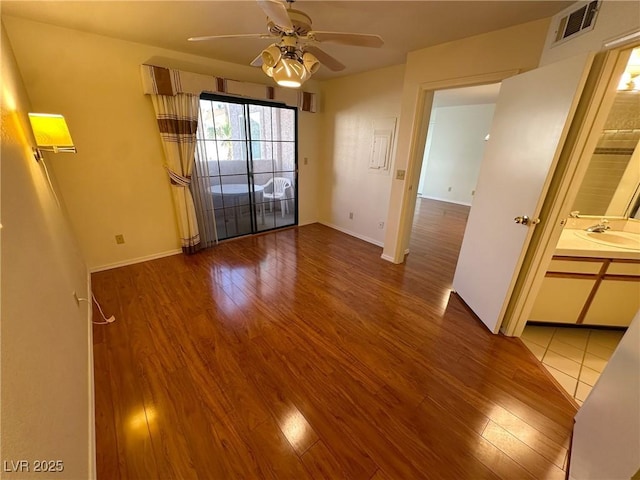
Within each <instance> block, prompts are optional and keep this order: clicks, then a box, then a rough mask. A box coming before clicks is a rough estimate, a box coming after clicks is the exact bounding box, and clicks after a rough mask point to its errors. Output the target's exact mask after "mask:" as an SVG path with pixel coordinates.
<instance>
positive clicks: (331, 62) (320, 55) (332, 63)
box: [304, 46, 346, 72]
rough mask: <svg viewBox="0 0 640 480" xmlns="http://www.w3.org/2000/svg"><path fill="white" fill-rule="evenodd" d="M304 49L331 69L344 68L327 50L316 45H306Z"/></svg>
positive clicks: (336, 70)
mask: <svg viewBox="0 0 640 480" xmlns="http://www.w3.org/2000/svg"><path fill="white" fill-rule="evenodd" d="M304 50H305V51H306V52H309V53H312V54H313V55H315V56H316V58H317V59H318V61H319V62H320V63H321V64H322V65H324V66H325V67H327V68H328V69H329V70H331V71H334V72H339V71H341V70H344V69H345V68H346V67H345V66H344V65H343V64H342V63H340V62H339V61H338V60H336V59H335V58H333V57H332V56H331V55H329V54H328V53H327V52H325V51H323V50H320V49H319V48H318V47H314V46H309V47H306V48H305V49H304Z"/></svg>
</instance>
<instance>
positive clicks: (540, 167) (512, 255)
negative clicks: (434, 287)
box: [453, 55, 592, 333]
mask: <svg viewBox="0 0 640 480" xmlns="http://www.w3.org/2000/svg"><path fill="white" fill-rule="evenodd" d="M591 61H592V57H591V56H586V55H584V56H582V55H581V56H579V57H573V58H571V59H568V60H564V61H562V62H558V63H553V64H550V65H547V66H544V67H542V68H538V69H536V70H532V71H530V72H526V73H523V74H521V75H517V76H515V77H512V78H509V79H506V80H504V81H503V82H502V87H501V88H500V96H499V97H498V101H497V104H496V110H495V115H494V117H493V123H492V125H491V132H490V138H489V142H488V144H487V147H486V149H485V153H484V158H483V161H482V165H481V167H480V175H479V177H478V186H477V188H476V193H475V197H474V201H473V206H472V207H471V211H470V212H469V220H468V222H467V228H466V230H465V234H464V239H463V241H462V248H461V250H460V256H459V258H458V266H457V268H456V273H455V276H454V279H453V288H454V290H455V291H456V292H457V293H458V295H460V297H462V299H463V300H464V301H465V302H466V304H467V305H468V306H469V307H470V308H471V309H472V310H473V311H474V313H475V314H476V315H477V316H478V317H479V318H480V319H481V320H482V321H483V322H484V323H485V325H487V327H488V328H489V330H491V331H492V332H493V333H497V331H498V329H499V328H500V324H501V322H502V317H503V315H504V310H505V308H506V305H507V303H508V301H509V298H510V296H511V292H512V290H513V285H514V283H515V279H516V276H517V274H518V272H519V270H520V267H521V264H522V259H523V258H524V254H525V252H526V248H527V246H528V244H529V241H530V240H531V235H532V234H533V228H534V227H535V225H533V224H531V223H530V224H529V225H522V224H517V223H515V221H514V219H515V218H516V217H523V216H527V217H529V218H530V219H536V218H538V215H539V212H540V208H541V207H542V202H543V200H544V196H545V194H546V192H547V189H548V183H549V180H550V178H551V175H552V174H553V169H554V168H555V165H556V162H557V160H558V156H559V154H560V151H561V148H562V145H563V143H564V140H565V138H566V135H567V131H568V128H569V126H570V123H571V120H572V119H573V116H574V113H575V110H576V106H577V103H578V100H579V97H580V94H581V93H582V88H583V86H584V81H585V79H586V76H587V74H588V71H589V68H590V66H591Z"/></svg>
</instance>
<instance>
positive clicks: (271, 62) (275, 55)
mask: <svg viewBox="0 0 640 480" xmlns="http://www.w3.org/2000/svg"><path fill="white" fill-rule="evenodd" d="M260 56H261V57H262V63H263V64H264V65H266V66H267V67H272V68H273V67H275V66H276V64H277V63H278V62H279V61H280V58H281V57H282V52H281V51H280V47H278V46H277V45H276V44H275V43H274V44H271V45H269V46H268V47H267V48H265V49H264V50H263V51H262V53H261V54H260Z"/></svg>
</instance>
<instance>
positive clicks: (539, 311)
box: [529, 277, 596, 323]
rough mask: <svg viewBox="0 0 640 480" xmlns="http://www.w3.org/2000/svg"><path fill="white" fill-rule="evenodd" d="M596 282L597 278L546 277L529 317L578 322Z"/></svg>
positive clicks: (557, 321)
mask: <svg viewBox="0 0 640 480" xmlns="http://www.w3.org/2000/svg"><path fill="white" fill-rule="evenodd" d="M595 283H596V280H595V278H556V277H545V279H544V280H543V282H542V287H541V288H540V293H539V294H538V297H537V299H536V303H535V304H534V306H533V310H532V311H531V315H530V317H529V319H530V320H532V321H538V322H554V323H576V322H577V321H578V316H579V315H580V312H581V311H582V308H583V307H584V304H585V303H586V301H587V298H588V297H589V294H590V293H591V290H592V289H593V286H594V285H595Z"/></svg>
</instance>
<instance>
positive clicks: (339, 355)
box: [92, 200, 575, 480]
mask: <svg viewBox="0 0 640 480" xmlns="http://www.w3.org/2000/svg"><path fill="white" fill-rule="evenodd" d="M466 215H467V208H465V207H460V206H456V205H451V204H446V203H441V202H433V201H425V200H422V201H420V200H419V201H418V207H417V213H416V225H415V227H414V232H413V237H412V242H411V253H410V255H409V256H408V258H407V261H406V264H405V265H393V264H390V263H388V262H385V261H383V260H381V259H380V254H381V250H380V248H378V247H376V246H373V245H371V244H368V243H365V242H363V241H361V240H358V239H355V238H353V237H350V236H347V235H345V234H343V233H340V232H338V231H335V230H332V229H330V228H328V227H324V226H322V225H318V224H314V225H309V226H305V227H301V228H298V229H291V230H286V231H280V232H277V233H269V234H266V235H263V236H256V237H250V238H243V239H239V240H235V241H232V242H228V243H224V244H221V245H220V246H218V247H217V248H214V249H210V250H208V251H204V252H201V253H199V254H197V255H194V256H188V257H187V256H183V255H177V256H173V257H167V258H163V259H159V260H154V261H150V262H145V263H141V264H137V265H132V266H128V267H123V268H118V269H114V270H110V271H106V272H101V273H96V274H94V275H93V277H92V280H93V287H94V292H95V294H96V295H97V297H98V298H99V300H100V301H101V303H102V305H103V309H104V310H105V313H107V315H110V314H115V315H116V317H117V321H116V322H115V323H113V324H111V325H108V326H102V325H101V326H95V327H94V332H95V333H94V342H95V346H94V348H95V351H94V356H95V384H96V428H97V456H98V458H97V461H98V478H99V479H102V480H106V479H117V478H123V479H124V478H126V479H154V478H158V479H169V478H201V479H229V478H249V479H262V478H275V479H305V478H311V479H340V478H354V479H375V480H383V479H419V478H428V479H440V478H442V479H480V478H504V479H534V478H535V479H546V478H549V479H562V478H564V475H565V474H564V471H563V469H564V468H565V463H566V457H567V446H568V443H569V436H570V431H571V427H572V424H573V416H574V414H575V409H574V407H572V405H571V404H570V403H569V402H568V401H567V400H566V399H565V397H564V396H563V394H562V393H561V392H560V391H559V390H558V389H557V388H556V386H555V385H554V384H552V383H551V381H550V380H549V379H548V377H547V376H546V375H545V373H544V372H543V371H542V367H541V366H540V365H539V364H538V362H537V361H536V360H535V358H534V357H533V356H532V355H531V354H530V353H529V352H528V350H527V349H526V348H525V347H524V346H523V345H522V344H521V343H520V342H519V341H518V340H515V339H510V338H506V337H503V336H494V335H491V334H490V333H489V332H488V331H487V330H486V329H485V328H484V327H483V326H482V325H481V324H480V323H479V322H478V321H477V320H476V319H475V318H473V316H472V315H471V314H470V313H469V312H468V311H467V310H466V308H465V307H464V306H463V304H462V302H461V301H460V300H459V299H458V298H457V297H456V296H455V295H450V288H451V281H452V278H453V272H454V269H455V261H456V258H457V254H458V250H459V248H460V243H461V239H462V235H463V231H464V223H465V221H466Z"/></svg>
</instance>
